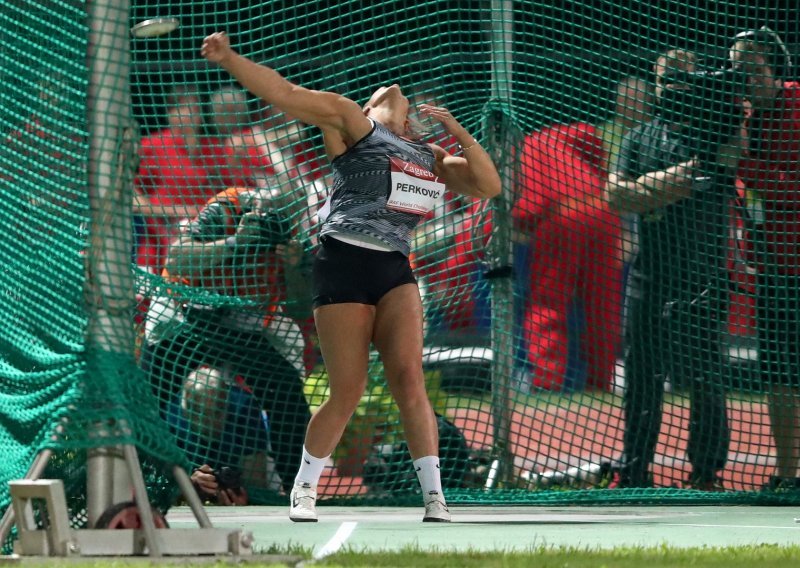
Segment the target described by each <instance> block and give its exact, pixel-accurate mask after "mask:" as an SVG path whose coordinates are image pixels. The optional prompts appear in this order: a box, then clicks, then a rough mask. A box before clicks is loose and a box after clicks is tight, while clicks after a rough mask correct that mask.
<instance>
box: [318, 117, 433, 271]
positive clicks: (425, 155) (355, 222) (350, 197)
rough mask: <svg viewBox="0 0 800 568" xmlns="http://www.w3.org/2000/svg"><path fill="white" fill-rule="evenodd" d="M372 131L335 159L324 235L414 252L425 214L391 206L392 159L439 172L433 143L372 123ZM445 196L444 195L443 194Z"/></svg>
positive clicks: (325, 208) (322, 215)
mask: <svg viewBox="0 0 800 568" xmlns="http://www.w3.org/2000/svg"><path fill="white" fill-rule="evenodd" d="M372 124H373V127H372V131H371V132H370V133H369V134H367V135H366V136H365V137H364V138H362V139H361V140H359V141H358V142H356V143H355V144H354V145H353V146H352V147H350V148H348V150H347V151H346V152H345V153H344V154H341V155H340V156H337V157H336V158H335V159H334V160H333V162H332V163H331V169H332V170H333V188H332V190H331V194H330V197H329V198H328V201H327V202H326V204H325V205H324V206H323V208H322V209H321V210H320V213H319V215H320V219H322V221H323V224H322V228H321V230H320V236H324V235H331V236H335V235H336V234H341V235H342V236H343V237H349V238H352V239H356V240H361V241H364V242H376V243H379V244H382V245H384V246H387V247H389V249H391V250H396V251H399V252H401V253H403V254H404V255H406V256H408V255H409V253H410V251H411V232H412V230H413V229H414V227H416V226H417V224H418V223H419V222H420V220H421V219H422V218H423V216H424V215H422V214H418V213H409V212H404V211H399V210H396V209H390V208H387V200H388V198H389V194H390V189H391V158H396V159H398V160H402V161H404V162H410V163H411V164H413V166H412V167H414V166H417V167H421V168H423V169H425V170H427V171H428V172H432V171H433V167H434V164H435V162H436V160H435V158H434V157H433V151H432V150H431V149H430V147H429V146H428V145H427V144H425V143H421V142H410V141H408V140H404V139H403V138H400V137H399V136H397V135H395V134H394V133H392V132H391V131H390V130H389V129H387V128H386V127H384V126H383V125H381V124H380V123H377V122H375V121H372ZM439 199H442V196H439Z"/></svg>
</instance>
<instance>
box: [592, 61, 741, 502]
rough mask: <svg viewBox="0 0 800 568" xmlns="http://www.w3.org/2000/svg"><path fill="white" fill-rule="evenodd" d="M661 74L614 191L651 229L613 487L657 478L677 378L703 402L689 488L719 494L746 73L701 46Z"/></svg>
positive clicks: (638, 270)
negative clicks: (730, 244)
mask: <svg viewBox="0 0 800 568" xmlns="http://www.w3.org/2000/svg"><path fill="white" fill-rule="evenodd" d="M654 74H655V86H656V89H655V91H656V92H655V95H656V101H657V105H658V116H657V117H656V118H655V119H653V120H652V121H651V122H649V123H647V124H643V125H641V126H639V127H637V128H635V129H633V130H631V131H630V132H628V134H626V135H625V137H624V138H623V142H622V148H621V151H620V153H619V155H618V158H617V163H616V164H611V168H610V171H611V174H610V176H609V180H608V182H607V184H606V188H605V192H604V195H605V198H606V200H607V201H608V203H609V205H610V206H611V207H612V208H613V209H616V210H617V211H619V212H622V213H636V214H638V231H639V251H638V253H637V256H636V258H635V259H634V261H633V264H632V268H631V273H630V282H629V283H628V294H629V302H630V304H629V316H628V321H627V326H626V335H627V341H626V353H625V391H624V413H625V431H624V437H623V443H624V450H623V456H622V458H621V460H620V463H619V469H618V474H619V475H618V478H617V479H615V480H613V481H612V486H618V487H652V486H653V477H652V471H651V466H652V464H653V460H654V457H655V449H656V443H657V441H658V436H659V432H660V429H661V418H662V416H661V413H662V402H663V398H664V381H665V380H666V379H667V378H669V379H670V380H671V381H672V384H673V385H676V386H677V387H678V388H681V389H686V390H688V393H689V396H690V399H691V410H690V413H691V414H690V422H689V442H688V452H687V453H688V458H689V461H690V462H691V467H692V470H691V473H690V474H689V478H688V480H687V482H686V483H685V485H686V486H689V487H691V488H694V489H699V490H705V491H719V490H723V489H724V487H723V485H722V479H721V477H720V472H721V471H722V469H723V468H724V467H725V464H726V461H727V452H728V444H729V441H730V433H729V428H728V421H727V416H726V408H725V391H724V384H725V381H723V380H722V379H721V377H720V374H721V373H722V369H723V366H722V361H721V355H720V349H719V336H720V329H719V325H720V324H719V322H721V321H724V319H725V318H724V314H725V311H726V309H727V297H728V283H727V271H726V265H725V259H726V243H727V237H728V230H729V227H728V211H729V208H730V204H731V202H732V200H733V199H734V197H735V178H734V174H735V168H736V163H737V161H738V159H739V155H740V153H741V149H740V146H741V143H740V142H739V140H740V136H741V128H742V124H743V120H744V112H743V108H742V105H741V96H740V95H738V92H739V91H740V92H742V93H743V92H744V89H743V83H742V82H743V79H742V78H741V77H739V76H738V75H737V74H736V73H735V72H726V73H716V72H698V71H697V65H696V55H695V54H694V53H691V52H688V51H683V50H671V51H668V52H666V53H664V54H663V55H661V56H660V57H658V59H657V60H656V62H655V65H654ZM665 481H666V482H667V484H668V485H672V484H673V480H665Z"/></svg>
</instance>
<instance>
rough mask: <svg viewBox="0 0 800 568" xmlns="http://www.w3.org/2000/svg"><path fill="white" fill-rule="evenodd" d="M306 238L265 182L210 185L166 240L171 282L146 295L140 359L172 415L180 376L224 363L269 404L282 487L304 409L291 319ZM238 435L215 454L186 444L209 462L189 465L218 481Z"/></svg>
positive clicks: (299, 316) (302, 277) (306, 306)
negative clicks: (210, 192) (208, 194)
mask: <svg viewBox="0 0 800 568" xmlns="http://www.w3.org/2000/svg"><path fill="white" fill-rule="evenodd" d="M306 244H307V243H306V242H303V241H302V240H301V239H298V238H297V237H296V236H294V235H293V231H292V224H291V222H290V220H289V218H288V217H287V216H286V215H285V213H284V211H283V209H279V208H277V207H275V201H274V194H273V193H271V192H270V191H269V190H251V189H246V188H230V189H227V190H226V191H224V192H221V193H219V194H218V195H216V196H215V197H214V198H212V199H211V200H210V201H209V202H208V203H207V204H206V205H205V206H204V207H203V209H202V210H201V211H200V213H199V214H198V215H197V217H196V218H195V219H193V220H192V221H191V222H190V223H188V224H187V225H186V226H185V227H184V228H183V230H182V232H181V235H180V236H179V237H178V238H177V239H176V240H175V242H174V243H173V244H172V245H171V247H170V251H169V257H168V259H167V262H166V268H165V270H164V273H163V275H164V278H165V280H166V282H167V283H168V288H169V289H168V291H167V293H166V294H165V296H164V297H161V298H153V299H152V300H151V305H150V310H149V312H148V321H147V328H146V340H147V341H146V345H145V347H144V348H143V352H142V360H141V365H142V368H143V369H144V370H145V371H146V372H147V374H148V377H149V379H150V382H151V385H152V387H153V390H154V392H155V393H156V395H157V396H158V397H159V400H160V404H161V409H162V412H163V414H164V416H165V418H168V419H169V420H170V422H172V423H173V424H174V423H175V422H176V421H175V420H174V419H172V418H170V417H169V413H170V412H171V411H172V412H174V409H175V408H179V409H181V410H182V411H183V412H187V405H186V404H183V402H185V401H182V398H181V397H182V396H183V397H185V395H186V392H187V388H188V387H191V385H186V384H185V382H186V380H187V377H189V376H191V375H190V374H191V373H192V372H193V371H194V370H196V369H198V368H200V367H202V366H205V367H210V368H214V369H224V370H225V376H227V377H230V378H231V379H234V378H235V379H236V380H238V381H241V382H243V383H244V384H245V385H246V387H247V388H248V389H249V390H250V391H251V392H252V395H253V398H254V399H255V401H256V402H257V403H258V404H259V405H260V408H264V409H266V411H267V415H268V417H269V425H270V432H269V435H270V438H269V442H268V444H269V446H270V447H271V455H272V456H273V458H274V460H275V469H276V471H277V473H278V475H279V476H280V478H281V482H282V485H283V488H284V489H285V490H286V491H287V493H288V491H289V490H290V489H291V487H292V484H293V482H294V478H295V475H296V473H297V469H298V466H299V464H298V463H297V456H296V448H297V447H298V446H300V445H302V443H303V436H304V433H305V429H306V425H307V423H308V420H309V418H310V412H309V408H308V404H307V402H306V399H305V397H304V395H303V383H302V376H303V373H304V364H303V351H304V345H305V343H304V339H303V334H302V332H301V329H300V326H299V325H298V323H297V322H298V321H300V320H303V319H306V318H308V317H309V316H310V298H311V293H310V290H309V281H310V278H309V269H310V264H309V257H308V254H307V250H306V249H307V246H306ZM230 382H231V383H233V382H234V381H233V380H230ZM228 386H229V387H234V386H235V385H233V384H231V385H228ZM188 390H189V391H191V388H188ZM229 390H230V389H229ZM182 391H183V394H182V393H181V392H182ZM226 393H227V391H226ZM226 396H227V397H228V398H230V394H227V395H222V396H221V397H220V398H222V400H221V401H220V405H221V406H222V407H223V409H224V408H226V407H227V408H230V406H229V405H227V401H226V399H225V397H226ZM176 401H181V402H180V403H179V404H177V405H176ZM181 407H182V408H181ZM229 412H230V411H229ZM183 418H187V419H188V420H187V421H184V422H183V423H184V424H185V423H187V422H188V423H190V424H191V423H193V424H197V423H198V422H199V423H202V421H203V420H211V419H212V417H211V416H199V417H197V416H195V417H183ZM228 418H229V420H230V417H228ZM254 420H259V417H258V416H257V415H256V416H255V418H254ZM176 430H178V431H177V432H176V434H177V437H178V440H179V443H182V444H183V445H184V448H185V449H187V448H188V447H189V446H192V445H193V442H192V440H194V439H196V436H197V434H198V432H188V431H183V430H186V428H176ZM201 434H202V433H201ZM219 442H220V443H222V442H223V441H219ZM239 442H241V443H238V442H237V441H236V436H233V437H230V436H229V437H226V441H225V443H224V445H225V446H228V447H226V448H216V449H214V450H213V452H212V453H213V454H214V457H213V458H209V457H204V456H198V455H197V453H196V452H194V451H192V452H187V453H191V454H194V455H192V456H191V458H194V459H195V462H196V463H202V464H204V467H205V466H207V471H206V470H204V469H203V468H202V467H201V468H200V469H198V470H196V472H195V473H196V474H197V473H198V472H199V473H202V474H204V475H206V476H212V477H214V480H212V481H214V482H216V483H218V482H219V478H218V476H217V475H214V472H219V471H225V470H223V469H222V468H224V467H229V468H238V467H240V464H239V463H237V462H240V461H241V458H242V457H244V456H243V454H244V452H245V451H246V450H247V448H246V446H247V445H248V444H247V441H246V440H240V441H239ZM265 445H266V444H265ZM233 446H237V447H233ZM250 449H251V450H252V448H250ZM223 450H224V451H223ZM262 450H263V451H267V447H264V448H263V449H262ZM212 466H213V471H212ZM201 477H202V476H201ZM195 481H196V482H198V480H197V479H196V480H195ZM209 483H211V481H209ZM226 489H230V488H226Z"/></svg>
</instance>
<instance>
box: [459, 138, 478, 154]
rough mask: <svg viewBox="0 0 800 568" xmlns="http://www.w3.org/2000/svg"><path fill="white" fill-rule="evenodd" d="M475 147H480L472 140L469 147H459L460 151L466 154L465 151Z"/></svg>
mask: <svg viewBox="0 0 800 568" xmlns="http://www.w3.org/2000/svg"><path fill="white" fill-rule="evenodd" d="M475 146H480V143H479V142H478V141H477V140H473V141H472V144H470V145H469V146H461V151H462V152H466V151H467V150H472V149H473V148H474V147H475Z"/></svg>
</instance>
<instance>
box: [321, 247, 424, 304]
mask: <svg viewBox="0 0 800 568" xmlns="http://www.w3.org/2000/svg"><path fill="white" fill-rule="evenodd" d="M321 241H322V242H321V246H320V248H319V250H318V251H317V256H316V258H315V259H314V271H313V294H314V295H313V302H314V307H315V308H318V307H320V306H326V305H328V304H348V303H356V304H369V305H373V306H374V305H376V304H377V303H378V301H379V300H380V299H381V298H382V297H383V296H384V295H385V294H386V293H387V292H388V291H390V290H392V289H394V288H397V287H398V286H402V285H403V284H416V283H417V280H416V279H415V278H414V274H413V272H412V271H411V264H410V263H409V261H408V257H407V256H406V255H404V254H403V253H401V252H394V251H393V252H386V251H379V250H372V249H368V248H364V247H360V246H357V245H351V244H349V243H345V242H343V241H339V240H337V239H335V238H333V237H328V236H325V237H322V239H321Z"/></svg>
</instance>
